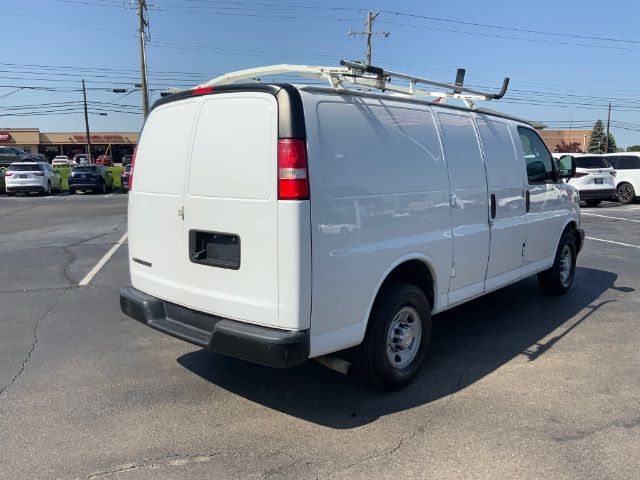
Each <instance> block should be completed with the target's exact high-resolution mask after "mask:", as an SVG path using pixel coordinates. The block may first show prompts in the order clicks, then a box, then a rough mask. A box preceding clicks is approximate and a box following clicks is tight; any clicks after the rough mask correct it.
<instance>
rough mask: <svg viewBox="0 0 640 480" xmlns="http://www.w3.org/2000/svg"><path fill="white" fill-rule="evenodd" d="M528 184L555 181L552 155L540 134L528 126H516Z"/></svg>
mask: <svg viewBox="0 0 640 480" xmlns="http://www.w3.org/2000/svg"><path fill="white" fill-rule="evenodd" d="M518 134H519V136H520V142H521V143H522V150H523V152H524V158H525V161H526V163H527V178H528V179H529V184H533V183H546V182H553V181H555V175H554V173H553V157H551V154H550V153H549V149H547V146H546V145H545V144H544V142H543V141H542V139H541V138H540V136H539V135H538V134H537V133H536V132H535V131H533V130H531V129H530V128H525V127H518Z"/></svg>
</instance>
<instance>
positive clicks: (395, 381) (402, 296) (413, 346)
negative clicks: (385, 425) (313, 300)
mask: <svg viewBox="0 0 640 480" xmlns="http://www.w3.org/2000/svg"><path fill="white" fill-rule="evenodd" d="M430 339H431V307H430V306H429V301H428V300H427V297H426V296H425V294H424V292H423V291H422V290H420V289H419V288H418V287H416V286H415V285H411V284H408V283H394V284H391V285H389V286H388V287H386V288H385V290H384V291H383V292H382V293H381V296H380V298H378V299H377V300H376V302H375V304H374V307H373V310H372V312H371V315H370V317H369V325H368V327H367V333H366V334H365V337H364V340H363V342H362V343H361V344H360V345H359V346H358V347H357V348H356V351H355V353H354V364H355V365H354V366H355V368H356V371H357V372H359V373H360V375H361V376H362V377H363V378H364V379H365V380H366V381H367V382H369V383H370V384H372V385H373V386H375V387H377V388H380V389H383V390H397V389H399V388H402V387H404V386H406V385H408V384H409V383H410V382H411V380H413V378H414V377H415V376H416V374H417V373H418V371H419V369H420V367H421V365H422V363H423V362H424V358H425V355H426V353H427V347H428V345H429V340H430Z"/></svg>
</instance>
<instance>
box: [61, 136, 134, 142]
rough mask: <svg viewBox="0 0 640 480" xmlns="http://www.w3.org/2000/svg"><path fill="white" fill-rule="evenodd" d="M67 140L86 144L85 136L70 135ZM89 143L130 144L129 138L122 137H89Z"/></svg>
mask: <svg viewBox="0 0 640 480" xmlns="http://www.w3.org/2000/svg"><path fill="white" fill-rule="evenodd" d="M69 140H71V141H73V142H83V143H87V136H86V135H71V136H70V137H69ZM91 141H92V142H94V143H111V142H130V141H129V137H123V136H122V135H91Z"/></svg>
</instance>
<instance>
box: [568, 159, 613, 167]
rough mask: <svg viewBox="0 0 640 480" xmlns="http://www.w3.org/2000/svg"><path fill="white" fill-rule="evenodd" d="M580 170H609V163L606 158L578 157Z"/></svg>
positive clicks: (577, 162) (577, 164)
mask: <svg viewBox="0 0 640 480" xmlns="http://www.w3.org/2000/svg"><path fill="white" fill-rule="evenodd" d="M576 167H578V168H609V167H611V165H609V162H608V161H607V159H606V158H604V157H576Z"/></svg>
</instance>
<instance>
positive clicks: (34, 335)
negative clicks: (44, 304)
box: [0, 290, 67, 396]
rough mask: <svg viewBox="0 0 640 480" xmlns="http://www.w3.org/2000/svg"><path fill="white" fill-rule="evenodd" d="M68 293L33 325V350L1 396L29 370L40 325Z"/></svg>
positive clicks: (1, 392) (28, 353) (59, 298)
mask: <svg viewBox="0 0 640 480" xmlns="http://www.w3.org/2000/svg"><path fill="white" fill-rule="evenodd" d="M66 292H67V291H66V290H64V291H63V292H62V293H61V294H60V295H58V298H56V300H55V301H54V302H53V304H52V305H51V307H49V309H48V310H47V312H46V313H45V314H44V315H43V316H42V317H40V319H39V320H38V321H37V322H36V323H35V324H34V325H33V342H32V343H31V348H30V349H29V351H28V352H27V355H26V357H25V358H24V360H23V361H22V365H21V366H20V369H19V370H18V372H17V373H16V374H15V375H14V376H13V378H12V379H11V381H10V382H9V383H7V384H6V385H3V386H2V388H0V396H1V395H2V394H3V393H4V392H5V391H6V390H7V389H8V388H9V387H11V386H12V385H13V384H14V383H15V382H16V381H17V380H18V377H20V375H22V372H24V370H25V368H27V363H29V360H30V359H31V355H32V354H33V352H34V350H35V349H36V345H37V344H38V329H39V328H40V325H41V324H42V322H43V321H44V320H45V319H46V318H47V317H48V316H49V315H51V312H52V311H53V309H54V308H56V306H57V305H58V304H59V303H60V300H61V299H62V297H63V295H64V294H65V293H66Z"/></svg>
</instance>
